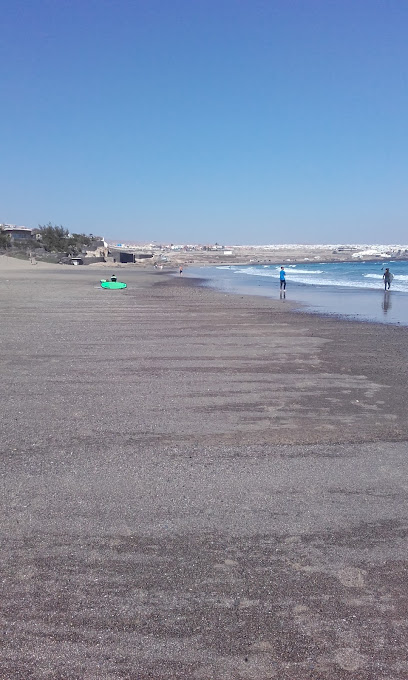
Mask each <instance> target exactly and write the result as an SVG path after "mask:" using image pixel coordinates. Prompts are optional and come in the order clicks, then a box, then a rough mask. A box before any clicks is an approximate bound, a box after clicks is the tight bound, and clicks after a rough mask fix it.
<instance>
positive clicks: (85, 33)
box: [0, 0, 408, 244]
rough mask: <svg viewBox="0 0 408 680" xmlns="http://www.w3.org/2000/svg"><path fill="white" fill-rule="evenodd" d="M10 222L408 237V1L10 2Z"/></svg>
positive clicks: (0, 135) (380, 239) (158, 231)
mask: <svg viewBox="0 0 408 680" xmlns="http://www.w3.org/2000/svg"><path fill="white" fill-rule="evenodd" d="M0 16H1V26H2V40H1V44H0V50H1V67H0V69H1V81H0V85H1V107H0V158H1V163H0V222H10V223H16V224H23V225H26V226H29V227H36V226H37V225H38V224H39V223H40V224H43V223H47V222H49V221H51V222H52V223H55V224H62V225H63V226H64V227H66V228H68V229H70V230H71V231H74V232H77V231H79V232H86V233H94V234H96V233H98V234H101V235H104V236H105V238H112V239H115V240H118V241H119V240H135V241H136V240H139V241H150V240H154V241H166V242H173V243H183V242H184V243H185V242H189V243H194V242H196V243H211V242H215V241H218V242H219V243H225V244H234V243H236V244H238V243H258V244H262V243H291V242H292V243H294V242H298V243H317V242H325V243H341V242H343V243H344V242H353V243H356V242H360V243H362V242H373V243H375V242H377V243H401V242H403V243H406V242H407V241H408V230H407V221H408V220H407V217H408V134H407V132H408V130H407V127H408V126H407V121H408V77H407V75H408V40H407V35H408V2H407V1H406V0H206V1H204V0H132V1H131V0H24V1H21V0H8V1H7V2H5V0H0Z"/></svg>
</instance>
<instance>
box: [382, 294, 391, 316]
mask: <svg viewBox="0 0 408 680" xmlns="http://www.w3.org/2000/svg"><path fill="white" fill-rule="evenodd" d="M381 307H382V310H383V312H384V314H387V312H388V310H389V309H391V307H392V305H391V296H390V291H389V290H385V291H384V298H383V301H382V303H381Z"/></svg>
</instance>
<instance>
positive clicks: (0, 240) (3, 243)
mask: <svg viewBox="0 0 408 680" xmlns="http://www.w3.org/2000/svg"><path fill="white" fill-rule="evenodd" d="M8 248H11V239H10V236H9V234H6V233H5V232H4V229H3V227H0V250H7V249H8Z"/></svg>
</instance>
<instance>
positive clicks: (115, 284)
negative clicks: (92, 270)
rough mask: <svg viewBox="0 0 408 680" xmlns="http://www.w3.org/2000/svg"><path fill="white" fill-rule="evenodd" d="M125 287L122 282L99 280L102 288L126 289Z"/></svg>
mask: <svg viewBox="0 0 408 680" xmlns="http://www.w3.org/2000/svg"><path fill="white" fill-rule="evenodd" d="M126 285H127V284H126V283H122V281H105V279H101V287H102V288H126Z"/></svg>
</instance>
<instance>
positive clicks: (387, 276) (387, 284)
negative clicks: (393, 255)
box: [383, 267, 394, 290]
mask: <svg viewBox="0 0 408 680" xmlns="http://www.w3.org/2000/svg"><path fill="white" fill-rule="evenodd" d="M393 278H394V277H393V275H392V274H391V272H390V270H389V268H388V267H387V268H386V270H385V272H384V274H383V279H384V290H387V289H388V290H389V289H390V288H391V281H392V280H393Z"/></svg>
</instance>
